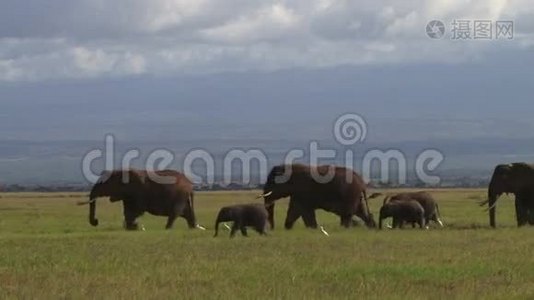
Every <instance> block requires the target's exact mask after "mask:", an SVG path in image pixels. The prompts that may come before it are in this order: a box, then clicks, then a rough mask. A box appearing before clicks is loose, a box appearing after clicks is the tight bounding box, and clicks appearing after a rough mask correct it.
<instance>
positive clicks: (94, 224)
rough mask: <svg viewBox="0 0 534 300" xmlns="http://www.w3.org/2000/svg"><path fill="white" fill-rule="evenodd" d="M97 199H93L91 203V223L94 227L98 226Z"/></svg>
mask: <svg viewBox="0 0 534 300" xmlns="http://www.w3.org/2000/svg"><path fill="white" fill-rule="evenodd" d="M95 211H96V198H91V200H90V203H89V223H90V224H91V225H93V226H98V219H97V218H96V217H95Z"/></svg>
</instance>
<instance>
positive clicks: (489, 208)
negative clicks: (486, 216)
mask: <svg viewBox="0 0 534 300" xmlns="http://www.w3.org/2000/svg"><path fill="white" fill-rule="evenodd" d="M495 206H497V201H495V203H493V205H492V206H490V207H488V208H487V209H486V211H489V210H491V209H493V208H495Z"/></svg>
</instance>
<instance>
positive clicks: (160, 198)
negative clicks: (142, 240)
mask: <svg viewBox="0 0 534 300" xmlns="http://www.w3.org/2000/svg"><path fill="white" fill-rule="evenodd" d="M504 193H512V194H514V195H515V197H516V199H515V208H516V219H517V225H518V226H522V225H525V224H527V223H528V224H530V225H534V165H529V164H525V163H514V164H509V165H499V166H497V167H496V168H495V171H494V173H493V176H492V179H491V182H490V185H489V188H488V200H487V201H485V202H483V203H481V205H485V204H488V210H489V219H490V225H491V226H492V227H495V226H496V224H495V211H496V203H497V199H498V198H499V196H501V195H502V194H504ZM379 195H380V194H373V195H372V196H371V197H368V196H367V185H366V184H365V181H364V180H363V178H362V177H361V176H360V175H359V174H357V173H356V172H354V171H353V170H351V169H348V168H344V167H338V166H327V165H324V166H307V165H302V164H288V165H279V166H275V167H273V168H272V170H271V171H270V173H269V174H268V176H267V180H266V182H265V184H264V186H263V192H262V194H261V195H260V196H259V197H258V198H263V200H264V202H263V203H261V204H259V203H254V204H242V205H234V206H227V207H223V208H221V210H220V211H219V214H218V216H217V219H216V224H215V236H217V234H218V228H219V224H220V223H221V222H233V225H232V227H231V228H230V227H229V229H230V230H231V236H234V235H235V233H236V232H237V231H241V233H242V234H243V235H245V236H246V235H247V229H246V228H247V227H252V228H253V229H254V230H256V231H257V232H258V233H260V234H266V229H267V228H268V227H271V228H272V229H274V227H275V220H274V209H275V203H276V201H277V200H279V199H282V198H289V205H288V210H287V215H286V219H285V223H284V227H285V228H286V229H291V228H292V227H293V225H294V224H295V222H296V221H297V220H298V219H299V218H302V220H303V222H304V224H305V226H306V227H308V228H318V227H319V226H318V223H317V219H316V215H315V213H316V210H318V209H322V210H325V211H328V212H331V213H334V214H335V215H337V216H339V218H340V224H341V225H342V226H344V227H347V228H348V227H351V226H354V225H355V224H357V222H356V221H355V220H354V219H353V218H354V216H356V217H358V218H359V219H360V220H362V221H363V222H364V223H365V225H366V226H367V227H369V228H374V227H376V222H375V220H374V217H373V214H372V213H371V212H370V209H369V205H368V199H372V198H376V197H377V196H379ZM99 197H109V199H110V201H111V202H117V201H122V204H123V214H124V227H125V228H126V229H127V230H137V229H139V225H138V224H137V222H136V219H137V218H138V217H140V216H141V215H142V214H144V213H145V212H148V213H150V214H152V215H156V216H164V217H167V224H166V228H167V229H170V228H172V226H173V224H174V221H175V220H176V218H178V217H182V218H184V219H185V220H186V221H187V224H188V226H189V228H200V229H204V228H203V227H202V226H200V225H199V224H198V222H197V219H196V216H195V210H194V192H193V184H192V182H191V181H190V180H189V179H188V178H187V177H186V176H185V175H183V174H182V173H179V172H177V171H173V170H163V171H153V172H149V171H144V170H133V169H131V170H115V171H105V172H103V173H102V174H101V176H100V178H99V180H98V181H97V182H96V183H95V184H94V186H93V187H92V189H91V192H90V195H89V200H88V201H84V202H80V203H79V204H80V205H85V204H89V223H90V224H91V225H93V226H97V225H98V219H97V218H96V200H97V198H99ZM390 217H391V218H392V219H393V223H392V227H393V228H402V227H403V226H404V225H405V224H411V225H412V226H413V227H415V226H416V225H418V226H419V227H420V228H427V226H428V224H429V223H430V222H431V221H433V222H435V223H437V224H439V225H440V226H443V223H442V221H441V220H440V212H439V206H438V203H437V202H436V201H435V199H434V198H433V197H432V195H430V194H429V193H427V192H412V193H399V194H396V195H389V196H386V197H385V199H384V201H383V205H382V207H381V208H380V212H379V224H378V227H379V228H380V229H381V228H382V223H383V220H384V219H386V218H390ZM225 226H227V225H226V224H225Z"/></svg>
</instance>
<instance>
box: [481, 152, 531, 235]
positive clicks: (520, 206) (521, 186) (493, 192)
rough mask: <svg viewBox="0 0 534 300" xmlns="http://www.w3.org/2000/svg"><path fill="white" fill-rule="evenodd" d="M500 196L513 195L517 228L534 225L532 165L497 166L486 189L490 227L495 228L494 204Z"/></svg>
mask: <svg viewBox="0 0 534 300" xmlns="http://www.w3.org/2000/svg"><path fill="white" fill-rule="evenodd" d="M502 194H514V196H515V214H516V221H517V226H519V227H520V226H524V225H526V224H530V225H534V165H533V164H527V163H513V164H508V165H498V166H496V167H495V170H494V171H493V175H492V177H491V181H490V184H489V187H488V200H487V201H486V202H484V203H483V205H484V204H486V203H487V204H488V207H489V223H490V226H491V227H493V228H495V227H496V219H495V212H496V204H497V200H498V199H499V197H500V196H501V195H502Z"/></svg>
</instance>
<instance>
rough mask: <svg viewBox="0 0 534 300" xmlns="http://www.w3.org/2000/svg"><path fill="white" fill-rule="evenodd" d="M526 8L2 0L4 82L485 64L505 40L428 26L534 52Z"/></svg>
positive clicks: (459, 2)
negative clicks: (456, 27)
mask: <svg viewBox="0 0 534 300" xmlns="http://www.w3.org/2000/svg"><path fill="white" fill-rule="evenodd" d="M528 4H529V3H528V1H527V0H521V1H505V0H491V1H469V0H456V1H447V0H440V1H430V2H425V3H421V2H419V1H393V0H389V1H388V0H381V1H370V0H365V1H358V2H355V1H332V0H315V1H309V0H307V1H304V0H297V1H259V2H256V1H245V0H229V1H224V2H222V1H214V0H198V1H187V0H153V1H142V0H117V1H104V0H77V1H73V0H49V1H46V2H43V1H40V0H23V1H21V0H19V1H16V0H6V1H2V3H0V81H41V80H49V79H83V78H95V77H122V76H136V75H141V74H147V75H168V74H198V73H200V74H203V73H217V72H226V71H248V70H253V71H270V70H278V69H289V68H322V67H330V66H337V65H372V64H399V63H403V64H406V63H455V62H462V61H466V60H471V59H473V58H474V57H477V58H478V59H481V58H482V59H483V57H484V55H486V54H487V53H492V54H494V52H495V49H492V48H493V47H495V45H496V44H499V43H500V41H493V42H481V41H463V42H457V41H451V40H450V39H447V38H445V39H442V40H431V39H429V38H428V37H426V35H425V32H424V29H425V26H426V24H427V22H428V21H429V20H432V19H439V20H443V21H444V22H445V23H446V24H447V25H450V23H449V22H450V21H451V20H453V19H462V18H463V19H489V20H499V19H511V20H514V21H515V23H516V29H515V30H516V32H517V34H516V37H515V40H513V41H509V42H508V43H509V44H510V46H509V47H507V48H506V51H508V52H528V51H532V48H533V47H534V36H533V32H534V31H533V29H534V23H533V22H532V21H530V20H532V19H534V18H533V17H534V8H528V7H530V6H529V5H528ZM503 55H505V54H503Z"/></svg>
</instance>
